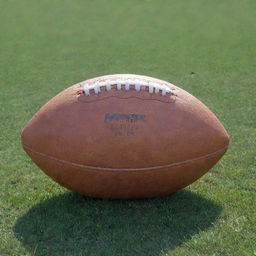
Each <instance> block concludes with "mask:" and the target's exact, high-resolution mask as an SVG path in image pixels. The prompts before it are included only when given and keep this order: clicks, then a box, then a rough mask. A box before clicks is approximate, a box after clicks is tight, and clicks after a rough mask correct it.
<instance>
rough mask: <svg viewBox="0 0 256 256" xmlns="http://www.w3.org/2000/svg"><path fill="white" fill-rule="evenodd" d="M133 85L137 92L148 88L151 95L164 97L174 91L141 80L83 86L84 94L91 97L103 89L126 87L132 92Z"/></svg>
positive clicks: (109, 81)
mask: <svg viewBox="0 0 256 256" xmlns="http://www.w3.org/2000/svg"><path fill="white" fill-rule="evenodd" d="M131 85H133V86H134V87H135V90H136V91H137V92H139V91H141V90H142V89H144V90H145V89H146V88H148V92H149V93H150V94H152V93H156V94H158V93H161V95H162V96H164V95H166V94H170V93H171V91H172V89H170V88H169V87H168V86H166V85H164V84H159V83H152V82H146V81H140V80H131V79H127V80H122V79H117V80H106V81H102V82H96V83H94V84H91V85H89V84H85V85H84V86H83V93H84V95H86V96H89V95H90V94H91V90H92V91H93V92H94V93H95V94H99V93H100V92H101V88H106V90H107V91H110V90H112V89H116V90H121V89H122V86H124V89H125V91H129V90H131Z"/></svg>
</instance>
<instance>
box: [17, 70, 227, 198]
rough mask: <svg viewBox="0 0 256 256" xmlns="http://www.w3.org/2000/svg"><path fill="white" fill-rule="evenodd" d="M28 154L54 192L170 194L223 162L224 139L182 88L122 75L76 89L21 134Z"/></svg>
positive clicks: (221, 131)
mask: <svg viewBox="0 0 256 256" xmlns="http://www.w3.org/2000/svg"><path fill="white" fill-rule="evenodd" d="M21 139H22V145H23V148H24V150H25V151H26V152H27V154H28V155H29V156H30V157H31V159H32V160H33V161H34V162H35V164H36V165H37V166H38V167H39V168H40V169H42V170H43V171H44V172H45V173H46V174H47V175H48V176H50V177H51V178H52V179H53V180H55V181H56V182H58V183H59V184H60V185H62V186H64V187H66V188H68V189H70V190H72V191H74V192H77V193H80V194H82V195H86V196H90V197H96V198H127V199H129V198H145V197H155V196H161V195H166V194H170V193H173V192H175V191H177V190H179V189H181V188H184V187H186V186H187V185H189V184H191V183H192V182H194V181H195V180H197V179H198V178H200V177H201V176H202V175H203V174H205V173H206V172H207V171H208V170H209V169H210V168H211V167H212V166H213V165H214V164H216V163H217V162H218V160H219V159H220V158H221V157H222V156H223V154H224V153H225V152H226V150H227V148H228V143H229V136H228V134H227V132H226V130H225V128H224V127H223V125H222V124H221V122H220V121H219V120H218V119H217V117H216V116H215V115H214V114H213V113H212V112H211V111H210V110H209V109H208V108H207V107H206V106H205V105H204V104H203V103H202V102H201V101H199V100H198V99H196V98H195V97H194V96H192V95H191V94H189V93H188V92H186V91H184V90H182V89H181V88H179V87H177V86H175V85H173V84H171V83H168V82H166V81H163V80H159V79H156V78H152V77H148V76H141V75H131V74H120V75H108V76H101V77H96V78H93V79H89V80H85V81H83V82H80V83H77V84H75V85H73V86H71V87H69V88H67V89H66V90H64V91H62V92H60V93H59V94H58V95H57V96H55V97H54V98H52V99H51V100H50V101H49V102H48V103H46V104H45V105H44V106H43V107H42V108H41V109H40V110H39V111H38V112H37V113H36V114H35V115H34V116H33V117H32V119H31V120H30V121H29V122H28V124H27V125H26V126H25V127H24V129H23V131H22V134H21Z"/></svg>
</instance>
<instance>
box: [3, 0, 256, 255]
mask: <svg viewBox="0 0 256 256" xmlns="http://www.w3.org/2000/svg"><path fill="white" fill-rule="evenodd" d="M0 32H1V37H0V111H1V112H0V129H1V132H0V168H1V170H0V255H1V256H7V255H10V256H16V255H17V256H19V255H29V256H31V255H35V256H57V255H58V256H79V255H80V256H93V255H95V256H101V255H102V256H123V255H124V256H126V255H128V256H158V255H159V256H160V255H161V256H163V255H168V256H174V255H177V256H182V255H185V256H196V255H197V256H199V255H200V256H201V255H207V256H208V255H209V256H217V255H220V256H226V255H230V256H252V255H256V174H255V166H256V163H255V162H256V158H255V150H256V125H255V121H256V120H255V119H256V1H254V0H251V1H249V0H245V1H238V0H227V1H222V0H216V1H212V0H191V1H178V0H176V1H171V0H170V1H168V0H166V1H164V0H157V1H153V0H148V1H146V0H143V1H139V0H137V1H136V0H124V1H115V0H106V1H103V0H102V1H100V0H95V1H89V0H87V1H82V0H80V1H78V0H74V1H67V0H64V1H60V0H56V1H50V0H44V1H32V0H25V1H18V0H13V1H3V0H2V1H0ZM112 73H135V74H144V75H149V76H153V77H157V78H160V79H164V80H168V81H170V82H172V83H173V84H175V85H177V86H179V87H182V88H184V89H185V90H187V91H189V92H190V93H192V94H193V95H194V96H196V97H198V98H199V99H201V100H202V101H203V102H204V103H205V104H206V105H207V106H208V107H209V108H210V109H211V110H212V111H213V112H214V113H216V115H217V116H218V117H219V119H220V120H221V122H222V123H223V124H224V126H225V127H226V129H227V131H228V132H229V134H230V137H231V144H230V149H229V151H228V152H227V154H226V155H225V156H224V157H223V159H222V160H221V161H220V162H219V163H218V164H217V165H216V166H215V167H214V168H213V169H212V170H211V171H210V172H209V173H207V174H206V175H205V176H204V177H202V178H201V179H200V180H198V181H197V182H195V183H194V184H192V185H191V186H190V187H188V188H186V189H184V190H182V191H180V192H178V193H175V194H173V195H170V196H167V197H162V198H156V199H147V200H131V201H122V200H95V199H90V198H85V197H82V196H79V195H77V194H74V193H71V192H68V191H67V190H66V189H64V188H61V187H60V186H59V185H57V184H56V183H54V182H53V181H52V180H50V179H49V178H48V177H47V176H46V175H45V174H43V172H41V171H40V170H39V169H38V168H37V167H36V166H35V165H34V164H33V163H32V161H31V160H30V159H29V158H28V157H27V156H26V155H25V153H24V152H23V150H22V148H21V145H20V131H21V129H22V127H23V126H24V125H25V123H26V122H27V121H28V120H29V119H30V118H31V116H32V115H33V114H34V113H35V112H36V111H37V110H38V109H39V107H41V106H42V105H43V104H44V103H45V102H46V101H47V100H49V99H50V98H52V97H53V96H54V95H55V94H56V93H58V92H59V91H61V90H63V89H64V88H66V87H68V86H70V85H72V84H74V83H76V82H79V81H82V80H85V79H87V78H91V77H95V76H99V75H104V74H112Z"/></svg>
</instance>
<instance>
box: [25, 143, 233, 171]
mask: <svg viewBox="0 0 256 256" xmlns="http://www.w3.org/2000/svg"><path fill="white" fill-rule="evenodd" d="M23 147H24V148H26V149H28V150H29V151H31V152H33V153H36V154H38V155H41V156H43V157H45V158H49V159H52V160H56V161H58V162H61V163H64V164H70V165H73V166H75V167H80V168H88V169H94V170H102V171H150V170H156V169H162V168H168V167H174V166H180V165H183V164H187V163H190V162H193V161H196V160H201V159H204V158H208V157H211V156H213V155H215V154H218V153H219V152H221V151H225V150H227V149H228V146H226V147H223V148H221V149H219V150H216V151H214V152H212V153H209V154H206V155H203V156H200V157H195V158H192V159H189V160H185V161H181V162H177V163H172V164H167V165H160V166H152V167H142V168H109V167H97V166H89V165H83V164H76V163H73V162H70V161H66V160H63V159H59V158H57V157H54V156H51V155H47V154H44V153H41V152H38V151H36V150H34V149H32V148H30V147H28V146H26V145H24V144H23Z"/></svg>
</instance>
